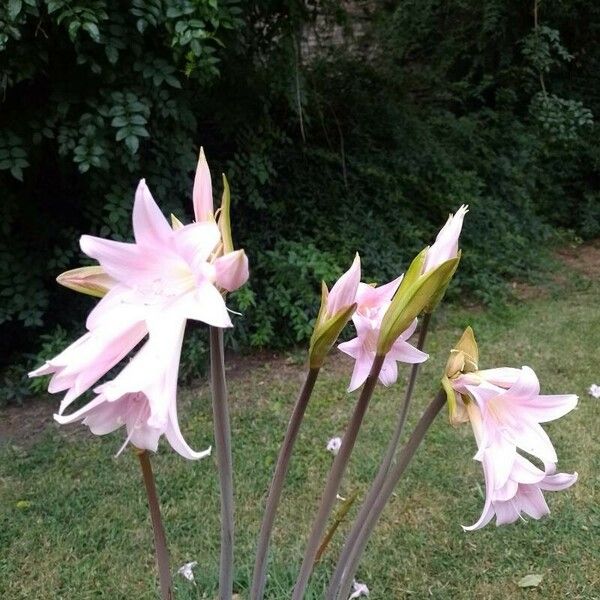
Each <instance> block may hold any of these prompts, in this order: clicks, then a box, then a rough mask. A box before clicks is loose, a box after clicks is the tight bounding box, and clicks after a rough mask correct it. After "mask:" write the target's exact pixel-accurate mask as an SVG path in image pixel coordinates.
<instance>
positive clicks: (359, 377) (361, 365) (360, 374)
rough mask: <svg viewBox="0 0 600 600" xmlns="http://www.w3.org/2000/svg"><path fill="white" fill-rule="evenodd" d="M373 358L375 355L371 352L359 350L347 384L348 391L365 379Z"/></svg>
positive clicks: (358, 385) (351, 390)
mask: <svg viewBox="0 0 600 600" xmlns="http://www.w3.org/2000/svg"><path fill="white" fill-rule="evenodd" d="M374 358H375V355H374V354H373V353H371V352H365V351H364V350H363V351H362V352H360V354H359V355H358V358H357V359H356V362H355V363H354V370H353V371H352V378H351V379H350V385H349V386H348V391H349V392H353V391H354V390H356V389H357V388H359V387H360V386H361V385H362V384H363V383H364V382H365V381H366V379H367V377H368V375H369V372H370V371H371V366H372V365H373V359H374Z"/></svg>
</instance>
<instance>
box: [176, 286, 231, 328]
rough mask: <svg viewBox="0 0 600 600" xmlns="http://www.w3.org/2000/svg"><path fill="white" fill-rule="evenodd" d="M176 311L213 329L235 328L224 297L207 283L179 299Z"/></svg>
mask: <svg viewBox="0 0 600 600" xmlns="http://www.w3.org/2000/svg"><path fill="white" fill-rule="evenodd" d="M176 310H177V311H178V313H179V314H180V316H181V317H185V318H187V319H194V320H196V321H202V322H203V323H206V324H208V325H212V326H213V327H233V324H232V323H231V319H230V318H229V313H228V312H227V307H226V306H225V300H223V296H221V294H220V293H219V292H218V290H217V288H216V287H215V286H214V285H213V284H212V283H208V282H207V281H205V282H202V283H200V285H198V287H197V288H196V289H195V290H193V291H192V292H189V293H187V294H186V295H185V296H183V297H182V298H180V299H178V300H177V309H176Z"/></svg>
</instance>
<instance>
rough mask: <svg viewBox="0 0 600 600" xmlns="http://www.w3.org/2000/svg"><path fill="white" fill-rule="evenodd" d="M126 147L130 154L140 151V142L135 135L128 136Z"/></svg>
mask: <svg viewBox="0 0 600 600" xmlns="http://www.w3.org/2000/svg"><path fill="white" fill-rule="evenodd" d="M125 145H126V146H127V148H128V149H129V152H131V154H135V153H136V152H137V151H138V148H139V145H140V140H139V138H138V137H137V136H135V135H128V136H127V137H126V138H125Z"/></svg>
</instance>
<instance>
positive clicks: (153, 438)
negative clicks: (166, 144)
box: [30, 152, 248, 459]
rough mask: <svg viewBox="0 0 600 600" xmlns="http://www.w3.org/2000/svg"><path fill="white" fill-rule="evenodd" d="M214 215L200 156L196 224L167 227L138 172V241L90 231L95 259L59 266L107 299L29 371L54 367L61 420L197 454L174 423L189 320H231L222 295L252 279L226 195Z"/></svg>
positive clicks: (69, 282)
mask: <svg viewBox="0 0 600 600" xmlns="http://www.w3.org/2000/svg"><path fill="white" fill-rule="evenodd" d="M224 200H225V202H224V205H223V206H222V207H221V211H220V214H219V216H218V220H216V219H215V217H214V215H213V194H212V183H211V177H210V171H209V169H208V165H207V163H206V159H205V157H204V153H203V152H201V153H200V159H199V161H198V169H197V171H196V178H195V181H194V191H193V202H194V213H195V217H196V222H195V223H190V224H189V225H183V224H182V223H181V222H180V221H178V220H177V219H176V218H175V217H173V218H172V221H173V222H172V225H169V223H168V222H167V220H166V219H165V217H164V216H163V214H162V213H161V211H160V209H159V208H158V206H157V205H156V202H155V201H154V199H153V198H152V195H151V194H150V190H149V189H148V187H147V186H146V182H145V181H144V180H143V179H142V180H141V181H140V183H139V185H138V188H137V191H136V194H135V202H134V205H133V233H134V237H135V243H123V242H115V241H112V240H105V239H102V238H98V237H92V236H89V235H84V236H82V237H81V241H80V245H81V249H82V251H83V252H84V253H85V254H87V255H88V256H89V257H90V258H93V259H95V260H97V261H98V263H99V266H98V267H83V268H80V269H75V270H73V271H68V272H66V273H63V274H62V275H60V276H59V277H58V281H59V283H61V284H63V285H65V286H67V287H70V288H72V289H75V290H77V291H81V292H84V293H88V294H92V295H95V296H100V297H102V299H101V300H100V302H98V304H97V305H96V306H95V308H94V309H93V310H92V312H91V313H90V314H89V316H88V318H87V322H86V328H87V333H85V334H84V335H83V336H82V337H80V338H79V339H78V340H77V341H75V342H74V343H73V344H71V345H70V346H69V347H68V348H67V349H66V350H64V351H63V352H61V353H60V354H59V355H58V356H56V357H55V358H53V359H51V360H49V361H47V362H46V364H44V365H43V366H42V367H40V368H39V369H37V370H35V371H33V372H32V373H30V376H34V377H35V376H40V375H48V374H52V379H51V380H50V384H49V387H48V389H49V391H50V392H62V391H65V390H67V393H66V395H65V397H64V399H63V401H62V402H61V404H60V408H59V411H58V414H57V415H55V419H56V420H57V421H58V422H59V423H61V424H65V423H72V422H75V421H83V423H84V424H85V425H87V426H88V427H89V428H90V430H91V431H92V433H94V434H97V435H102V434H106V433H110V432H112V431H114V430H116V429H118V428H119V427H121V426H122V425H125V427H126V429H127V439H126V441H125V443H124V444H123V447H122V448H121V450H123V448H124V447H125V446H126V445H127V444H128V443H129V442H131V443H132V444H133V445H134V446H135V447H137V448H140V449H147V450H151V451H154V452H156V450H157V447H158V440H159V438H160V436H161V435H164V436H165V437H166V439H167V440H168V442H169V443H170V444H171V446H172V447H173V449H174V450H176V451H177V452H178V453H179V454H181V455H182V456H183V457H185V458H188V459H199V458H202V457H204V456H206V455H207V454H209V453H210V448H209V449H207V450H205V451H203V452H195V451H194V450H192V449H191V448H190V446H189V445H188V444H187V443H186V442H185V440H184V439H183V436H182V435H181V432H180V429H179V424H178V420H177V403H176V397H177V374H178V371H179V358H180V354H181V346H182V343H183V334H184V330H185V324H186V320H187V319H195V320H198V321H202V322H204V323H207V324H209V325H213V326H215V327H231V326H232V323H231V319H230V317H229V313H228V311H227V308H226V306H225V300H224V298H223V295H224V293H225V292H227V291H234V290H236V289H237V288H239V287H240V286H242V285H243V284H244V283H245V282H246V281H247V279H248V259H247V258H246V255H245V253H244V251H243V250H237V251H233V250H232V248H231V247H227V246H228V245H229V246H230V244H229V242H228V240H230V239H231V233H230V231H229V229H228V227H229V214H228V211H229V206H228V197H224ZM146 337H147V338H148V339H147V341H146V342H145V343H144V345H143V346H142V347H141V348H140V349H139V351H137V353H136V354H135V355H134V356H133V358H132V359H131V360H130V361H129V362H128V363H127V364H126V366H125V367H124V368H123V369H122V370H121V372H120V373H119V374H118V375H117V376H116V377H115V378H114V379H112V380H111V381H108V382H105V383H103V384H102V385H99V386H97V387H96V388H95V389H94V390H93V391H94V394H95V397H94V398H93V399H92V400H91V401H90V402H88V403H87V404H85V405H84V406H83V407H82V408H80V409H79V410H76V411H75V412H73V413H72V414H70V415H65V414H64V411H65V410H66V409H67V408H68V407H69V406H70V405H71V404H72V403H73V402H74V401H75V400H77V399H78V398H79V397H80V396H81V395H82V394H83V393H84V392H86V391H87V390H89V389H90V388H91V387H92V386H93V385H94V384H95V383H96V382H97V381H98V380H99V379H100V378H101V377H103V376H104V375H106V373H108V371H110V370H111V369H112V368H113V367H114V366H115V365H117V364H118V363H119V362H121V361H122V360H123V359H124V358H125V357H127V355H129V354H130V353H131V352H132V351H134V349H135V348H136V347H137V346H138V344H139V343H140V342H142V340H144V338H146Z"/></svg>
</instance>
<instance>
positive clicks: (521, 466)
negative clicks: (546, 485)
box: [510, 454, 546, 484]
mask: <svg viewBox="0 0 600 600" xmlns="http://www.w3.org/2000/svg"><path fill="white" fill-rule="evenodd" d="M510 476H511V478H512V479H514V480H515V481H517V482H518V483H526V484H533V483H539V482H540V481H542V480H543V479H544V477H546V473H544V471H542V470H541V469H538V468H537V467H536V466H535V465H534V464H533V463H531V461H529V460H527V459H526V458H524V457H522V456H521V455H520V454H517V458H516V460H515V462H514V464H513V468H512V472H511V474H510Z"/></svg>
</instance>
